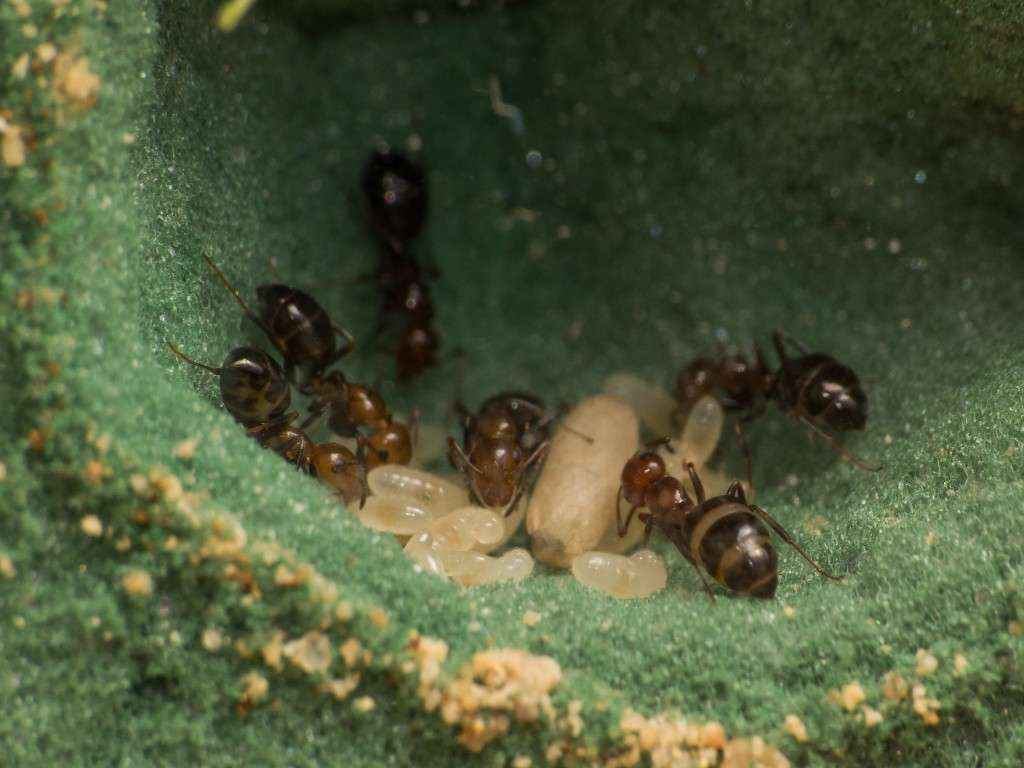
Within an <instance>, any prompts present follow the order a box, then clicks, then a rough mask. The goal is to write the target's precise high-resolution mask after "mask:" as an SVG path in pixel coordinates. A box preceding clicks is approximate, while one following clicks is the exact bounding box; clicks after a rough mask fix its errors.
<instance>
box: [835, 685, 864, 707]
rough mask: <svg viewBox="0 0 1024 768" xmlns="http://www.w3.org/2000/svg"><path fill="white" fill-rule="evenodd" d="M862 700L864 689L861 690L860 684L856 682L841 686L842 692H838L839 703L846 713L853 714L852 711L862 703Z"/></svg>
mask: <svg viewBox="0 0 1024 768" xmlns="http://www.w3.org/2000/svg"><path fill="white" fill-rule="evenodd" d="M864 699H865V695H864V689H863V688H861V687H860V683H858V682H856V681H854V682H852V683H847V684H846V685H844V686H843V688H842V690H840V691H839V696H838V700H839V703H840V704H842V706H843V709H845V710H846V711H847V712H853V710H855V709H856V708H857V707H858V706H859V705H860V704H862V703H863V702H864Z"/></svg>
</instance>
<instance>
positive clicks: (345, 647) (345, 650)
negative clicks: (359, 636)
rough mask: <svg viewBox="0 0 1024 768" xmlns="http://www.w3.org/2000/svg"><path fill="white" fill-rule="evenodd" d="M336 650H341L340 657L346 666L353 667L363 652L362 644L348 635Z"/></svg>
mask: <svg viewBox="0 0 1024 768" xmlns="http://www.w3.org/2000/svg"><path fill="white" fill-rule="evenodd" d="M338 650H339V651H340V652H341V658H342V659H344V661H345V666H346V667H354V666H355V665H356V664H358V663H359V659H360V657H361V656H362V654H363V647H362V645H360V644H359V641H358V640H356V639H355V638H354V637H350V638H349V639H348V640H346V641H345V642H344V643H342V644H341V647H340V648H339V649H338Z"/></svg>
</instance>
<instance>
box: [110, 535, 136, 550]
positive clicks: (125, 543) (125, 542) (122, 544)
mask: <svg viewBox="0 0 1024 768" xmlns="http://www.w3.org/2000/svg"><path fill="white" fill-rule="evenodd" d="M131 548H132V540H131V539H130V538H128V537H127V536H122V537H121V538H119V539H118V540H117V541H115V542H114V549H116V550H117V551H118V552H122V553H124V552H127V551H128V550H129V549H131Z"/></svg>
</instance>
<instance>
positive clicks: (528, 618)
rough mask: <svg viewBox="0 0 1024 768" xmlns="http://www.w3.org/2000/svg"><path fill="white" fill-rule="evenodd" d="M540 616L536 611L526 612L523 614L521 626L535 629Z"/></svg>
mask: <svg viewBox="0 0 1024 768" xmlns="http://www.w3.org/2000/svg"><path fill="white" fill-rule="evenodd" d="M540 620H541V615H540V614H539V613H537V611H527V612H526V613H524V614H523V624H525V625H526V626H528V627H535V626H537V624H539V623H540Z"/></svg>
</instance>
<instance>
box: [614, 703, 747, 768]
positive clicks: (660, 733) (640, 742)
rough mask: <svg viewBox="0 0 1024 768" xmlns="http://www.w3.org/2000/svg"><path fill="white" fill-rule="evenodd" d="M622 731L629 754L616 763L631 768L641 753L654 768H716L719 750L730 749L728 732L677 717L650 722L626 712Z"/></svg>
mask: <svg viewBox="0 0 1024 768" xmlns="http://www.w3.org/2000/svg"><path fill="white" fill-rule="evenodd" d="M619 727H620V728H621V729H622V731H623V733H624V734H625V742H626V746H627V747H628V748H629V751H628V752H627V753H625V754H623V755H620V756H619V758H618V759H617V760H616V761H615V762H614V764H615V765H620V766H631V765H636V764H637V763H638V762H639V759H640V756H641V751H642V752H647V753H648V754H649V756H650V760H651V765H652V766H654V768H668V767H669V766H677V765H713V764H714V763H715V760H716V758H717V757H718V750H720V749H722V748H726V747H727V744H728V742H727V740H726V736H725V729H724V728H723V727H722V726H721V725H720V724H719V723H716V722H710V723H705V724H704V725H698V724H696V723H691V722H688V721H687V720H685V719H682V718H678V717H670V716H669V715H665V714H659V715H655V716H654V717H651V718H646V717H644V716H643V715H641V714H639V713H637V712H634V711H633V710H631V709H627V710H626V711H625V712H623V714H622V718H621V720H620V722H619Z"/></svg>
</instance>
